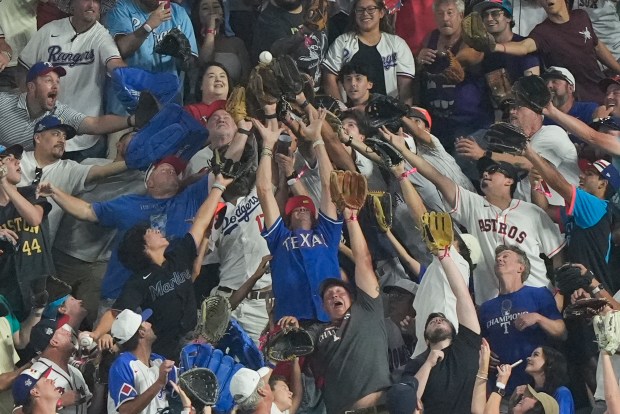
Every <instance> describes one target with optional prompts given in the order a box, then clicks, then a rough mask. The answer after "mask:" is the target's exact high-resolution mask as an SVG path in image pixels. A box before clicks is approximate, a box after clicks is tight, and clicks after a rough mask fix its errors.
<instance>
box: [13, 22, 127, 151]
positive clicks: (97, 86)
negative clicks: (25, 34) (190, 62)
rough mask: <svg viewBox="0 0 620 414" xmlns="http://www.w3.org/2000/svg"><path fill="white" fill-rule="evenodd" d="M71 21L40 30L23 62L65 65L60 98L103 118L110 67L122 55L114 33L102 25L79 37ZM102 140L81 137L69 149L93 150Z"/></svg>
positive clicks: (69, 143) (25, 53)
mask: <svg viewBox="0 0 620 414" xmlns="http://www.w3.org/2000/svg"><path fill="white" fill-rule="evenodd" d="M70 19H71V18H70V17H67V18H64V19H60V20H54V21H52V22H50V23H48V24H46V25H45V26H43V27H42V28H41V29H39V31H38V32H36V33H35V34H34V35H33V36H32V39H30V42H28V45H27V46H26V47H25V48H24V50H23V51H22V52H21V53H20V55H19V62H20V63H21V64H22V65H24V66H25V67H26V68H30V67H31V66H32V65H34V64H35V63H37V62H41V61H43V62H51V63H52V64H53V65H54V66H62V67H63V68H64V69H65V70H66V71H67V74H66V75H65V76H64V77H63V78H62V80H61V86H60V88H59V92H58V99H59V100H60V101H61V102H67V104H68V105H69V106H71V107H72V108H77V109H79V111H80V112H81V113H83V114H86V115H89V116H100V115H103V113H104V108H103V93H104V87H105V80H106V73H107V69H106V65H107V63H108V62H109V61H110V60H112V59H120V58H121V55H120V52H119V51H118V47H117V46H116V43H114V39H112V36H110V33H109V32H108V30H107V29H106V28H105V27H103V26H102V25H101V24H100V23H99V22H96V23H95V25H94V26H93V27H91V28H90V29H89V30H88V31H86V32H84V33H80V34H79V35H77V34H76V32H75V29H74V28H73V26H72V25H71V22H70ZM99 138H101V136H93V135H78V136H76V137H74V138H73V139H71V140H69V141H67V145H66V150H67V151H78V150H83V149H87V148H90V147H92V146H93V145H95V143H96V142H97V139H99Z"/></svg>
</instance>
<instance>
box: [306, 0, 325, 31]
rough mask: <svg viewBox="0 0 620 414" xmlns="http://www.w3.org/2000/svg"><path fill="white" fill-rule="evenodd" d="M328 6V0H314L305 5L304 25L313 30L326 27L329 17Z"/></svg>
mask: <svg viewBox="0 0 620 414" xmlns="http://www.w3.org/2000/svg"><path fill="white" fill-rule="evenodd" d="M328 7H329V1H328V0H312V1H311V2H310V3H309V4H308V7H304V16H303V19H304V26H306V27H307V28H308V29H310V30H312V31H320V30H323V29H325V27H326V26H327V19H328V17H329V14H328V12H327V9H328Z"/></svg>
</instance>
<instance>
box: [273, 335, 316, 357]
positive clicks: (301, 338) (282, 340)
mask: <svg viewBox="0 0 620 414" xmlns="http://www.w3.org/2000/svg"><path fill="white" fill-rule="evenodd" d="M313 351H314V341H313V340H312V337H311V336H310V334H309V333H308V332H307V331H306V330H304V329H293V330H290V331H286V330H281V331H278V332H277V333H276V334H274V335H272V336H271V337H270V338H269V341H268V343H267V356H268V358H269V359H271V360H272V361H278V362H281V361H290V360H292V359H294V358H296V357H301V356H304V355H309V354H311V353H312V352H313Z"/></svg>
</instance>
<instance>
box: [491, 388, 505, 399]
mask: <svg viewBox="0 0 620 414" xmlns="http://www.w3.org/2000/svg"><path fill="white" fill-rule="evenodd" d="M493 392H494V393H496V394H499V396H500V397H504V395H506V390H505V389H503V388H495V389H494V390H493Z"/></svg>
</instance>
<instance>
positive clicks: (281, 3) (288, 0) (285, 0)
mask: <svg viewBox="0 0 620 414" xmlns="http://www.w3.org/2000/svg"><path fill="white" fill-rule="evenodd" d="M274 2H275V3H276V6H278V7H280V8H282V9H284V10H286V11H293V10H295V9H296V8H298V7H299V6H301V0H274Z"/></svg>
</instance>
